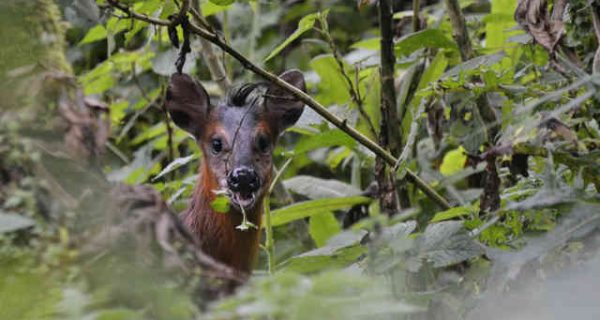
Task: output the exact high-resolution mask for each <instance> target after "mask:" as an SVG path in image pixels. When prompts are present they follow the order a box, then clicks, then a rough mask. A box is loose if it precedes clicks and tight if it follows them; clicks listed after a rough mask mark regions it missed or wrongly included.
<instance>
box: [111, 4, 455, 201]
mask: <svg viewBox="0 0 600 320" xmlns="http://www.w3.org/2000/svg"><path fill="white" fill-rule="evenodd" d="M107 1H108V2H109V4H111V5H113V3H116V1H115V0H107ZM113 6H114V7H115V8H117V9H120V10H122V9H121V7H123V5H122V4H118V6H117V5H113ZM125 8H127V7H125ZM127 10H128V11H125V12H126V13H128V14H129V16H130V17H131V18H135V19H138V20H142V21H146V22H148V23H152V24H156V25H160V26H170V25H171V21H167V20H162V19H157V18H152V17H148V16H146V15H142V14H138V13H136V12H134V11H131V10H129V9H127ZM189 26H190V31H191V32H193V33H195V34H197V35H199V36H201V37H203V38H205V39H206V40H208V41H210V42H212V43H213V44H215V45H216V46H218V47H219V48H221V49H222V50H223V51H224V52H226V53H227V54H229V55H230V56H232V57H233V58H234V59H236V60H238V61H239V62H240V63H241V64H242V66H243V67H244V68H246V69H248V70H250V71H252V72H254V73H255V74H257V75H259V76H260V77H262V78H263V79H265V80H267V81H269V82H271V83H273V84H275V85H278V86H279V87H281V88H282V89H284V90H285V91H287V92H288V93H290V94H291V95H293V96H294V97H296V98H297V99H298V100H300V101H302V102H304V103H305V104H306V105H308V106H309V107H310V108H311V109H313V110H314V111H315V112H316V113H318V114H319V115H320V116H322V117H323V118H325V120H327V121H329V122H330V123H331V124H333V125H334V126H336V127H337V128H339V129H340V130H342V131H343V132H345V133H346V134H348V135H349V136H351V137H352V138H353V139H354V140H356V141H358V142H359V143H360V144H362V145H363V146H365V147H366V148H367V149H369V150H371V151H372V152H373V153H375V155H377V156H379V157H381V158H382V159H383V160H385V162H386V163H387V164H389V165H392V166H393V165H394V164H396V161H397V159H396V158H395V157H394V156H393V155H391V154H390V153H389V152H387V151H386V150H385V149H384V148H382V147H381V146H380V145H378V144H377V143H375V142H374V141H373V140H371V139H369V138H367V137H366V136H365V135H363V134H362V133H360V132H359V131H357V130H356V129H354V128H352V127H349V126H348V124H347V120H346V119H340V118H339V117H337V116H336V115H334V114H333V113H331V112H329V111H328V110H327V108H325V107H324V106H323V105H322V104H320V103H319V102H317V101H316V100H315V99H313V98H312V97H311V96H310V95H308V94H307V93H305V92H304V91H302V90H300V89H298V88H296V87H294V86H293V85H291V84H289V83H287V82H285V81H283V80H282V79H281V78H279V77H277V76H276V75H274V74H272V73H270V72H268V71H266V70H265V69H263V68H261V67H259V66H257V65H256V64H254V63H252V62H251V61H250V60H248V59H247V58H246V57H245V56H244V55H242V54H241V53H239V52H238V51H236V50H235V49H233V48H232V47H230V46H229V45H228V44H226V43H224V42H223V41H222V40H221V39H220V38H219V37H218V36H217V35H215V34H213V33H211V32H209V31H206V30H204V29H202V28H200V27H198V26H197V25H196V24H194V23H193V22H191V23H190V24H189ZM406 177H407V179H408V180H409V181H410V182H412V183H414V184H415V186H416V187H417V188H419V189H420V190H421V191H423V193H424V194H425V195H427V197H429V198H430V199H431V200H433V201H434V202H435V203H436V204H438V205H439V206H440V207H441V208H443V209H450V208H451V206H450V204H449V203H448V201H446V199H444V197H442V196H441V195H440V194H438V193H437V192H436V191H435V190H434V189H433V188H432V187H430V186H429V185H428V184H427V183H426V182H425V181H423V180H422V179H421V178H419V177H418V176H417V175H416V174H415V173H414V172H412V171H410V170H407V171H406Z"/></svg>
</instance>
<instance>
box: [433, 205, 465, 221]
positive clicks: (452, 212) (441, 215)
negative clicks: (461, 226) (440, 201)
mask: <svg viewBox="0 0 600 320" xmlns="http://www.w3.org/2000/svg"><path fill="white" fill-rule="evenodd" d="M471 213H473V210H471V209H470V208H466V207H455V208H451V209H448V210H446V211H442V212H438V213H436V214H435V216H433V218H432V219H431V221H430V222H439V221H444V220H450V219H454V218H458V217H465V216H469V215H470V214H471Z"/></svg>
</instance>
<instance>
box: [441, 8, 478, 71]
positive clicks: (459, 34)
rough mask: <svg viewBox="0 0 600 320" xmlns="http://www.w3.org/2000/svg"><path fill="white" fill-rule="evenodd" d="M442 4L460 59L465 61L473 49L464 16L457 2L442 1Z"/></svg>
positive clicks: (471, 54)
mask: <svg viewBox="0 0 600 320" xmlns="http://www.w3.org/2000/svg"><path fill="white" fill-rule="evenodd" d="M444 3H445V4H446V8H447V9H448V17H449V18H450V23H451V24H452V37H454V40H455V41H456V43H457V44H458V49H459V50H460V57H461V59H462V60H463V61H467V60H469V59H470V58H471V57H472V56H473V47H472V46H471V40H469V33H468V32H467V24H466V22H465V16H464V15H463V14H462V11H461V10H460V5H459V4H458V0H444Z"/></svg>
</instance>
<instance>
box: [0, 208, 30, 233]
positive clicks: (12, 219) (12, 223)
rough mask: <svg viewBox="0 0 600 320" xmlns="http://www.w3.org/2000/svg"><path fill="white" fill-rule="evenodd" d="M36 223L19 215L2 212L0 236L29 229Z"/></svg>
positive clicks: (0, 215) (0, 216) (0, 214)
mask: <svg viewBox="0 0 600 320" xmlns="http://www.w3.org/2000/svg"><path fill="white" fill-rule="evenodd" d="M33 225H35V221H33V220H31V219H30V218H27V217H24V216H22V215H18V214H12V213H2V212H0V234H2V233H7V232H12V231H17V230H21V229H25V228H29V227H32V226H33Z"/></svg>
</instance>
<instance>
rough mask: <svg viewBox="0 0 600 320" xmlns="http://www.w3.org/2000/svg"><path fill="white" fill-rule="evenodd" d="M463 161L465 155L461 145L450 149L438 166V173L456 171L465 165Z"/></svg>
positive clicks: (465, 159) (465, 157) (445, 173)
mask: <svg viewBox="0 0 600 320" xmlns="http://www.w3.org/2000/svg"><path fill="white" fill-rule="evenodd" d="M465 161H467V155H466V154H465V149H463V147H462V146H460V147H458V148H456V149H454V150H451V151H449V152H448V153H446V155H444V160H443V161H442V165H441V166H440V173H441V174H443V175H445V176H451V175H453V174H455V173H458V172H459V171H461V170H462V169H463V168H464V167H465Z"/></svg>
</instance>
